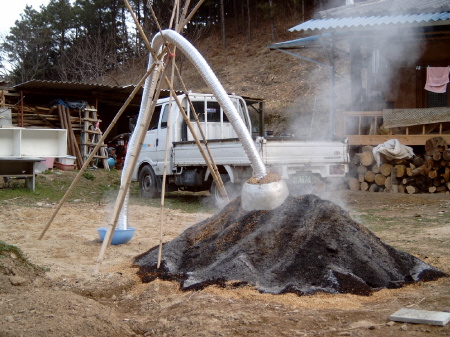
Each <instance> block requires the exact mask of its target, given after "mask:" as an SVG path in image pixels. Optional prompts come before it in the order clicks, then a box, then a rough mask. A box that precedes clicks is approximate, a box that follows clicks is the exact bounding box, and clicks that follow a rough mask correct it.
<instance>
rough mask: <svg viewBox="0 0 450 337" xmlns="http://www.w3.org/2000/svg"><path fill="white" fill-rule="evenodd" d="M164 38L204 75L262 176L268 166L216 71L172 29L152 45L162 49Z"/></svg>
mask: <svg viewBox="0 0 450 337" xmlns="http://www.w3.org/2000/svg"><path fill="white" fill-rule="evenodd" d="M164 40H166V41H168V42H170V43H172V44H173V45H175V46H176V47H177V48H178V49H179V50H181V51H182V52H183V54H184V55H185V56H186V57H187V58H188V59H189V61H191V63H192V64H193V65H194V66H195V68H196V69H197V71H198V72H199V73H200V75H201V76H202V78H203V80H204V81H205V82H206V84H208V86H209V87H210V88H211V90H212V92H213V93H214V95H215V97H216V99H217V101H218V102H219V104H220V105H221V106H222V108H223V110H224V112H225V114H226V115H227V117H228V120H229V121H230V123H231V125H232V126H233V128H234V131H235V132H236V134H237V136H238V137H239V140H240V141H241V143H242V147H243V148H244V151H245V154H246V155H247V157H248V159H249V160H250V163H251V165H252V167H253V170H254V174H255V176H256V177H257V178H259V179H260V178H262V177H264V176H265V175H266V166H265V165H264V163H263V161H262V159H261V157H260V156H259V154H258V151H257V150H256V146H255V143H254V142H253V139H252V137H251V135H250V133H249V132H248V130H247V128H246V127H245V124H244V122H243V120H242V118H241V117H240V116H239V114H238V112H237V110H236V107H235V106H234V104H233V102H232V101H231V99H230V98H229V97H228V95H227V93H226V92H225V89H224V88H223V87H222V85H221V84H220V82H219V80H218V79H217V77H216V75H215V74H214V72H213V71H212V70H211V68H210V66H209V65H208V63H206V61H205V59H204V58H203V56H202V55H201V54H200V53H199V52H198V50H197V49H195V47H194V46H193V45H192V44H191V43H190V42H189V41H188V40H186V39H185V38H184V37H183V36H181V35H180V34H178V33H177V32H176V31H174V30H171V29H166V30H163V31H162V32H160V33H158V34H156V35H155V37H154V38H153V41H152V47H153V48H154V50H160V48H161V46H162V45H163V43H164V42H165V41H164Z"/></svg>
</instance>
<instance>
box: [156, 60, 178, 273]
mask: <svg viewBox="0 0 450 337" xmlns="http://www.w3.org/2000/svg"><path fill="white" fill-rule="evenodd" d="M174 64H175V62H173V59H172V74H171V76H170V78H171V81H170V83H171V85H172V86H173V72H174ZM173 95H174V93H173V92H172V91H171V92H170V99H169V110H168V113H167V129H166V145H165V153H164V171H163V180H162V191H161V216H160V219H159V248H158V263H157V266H156V268H157V269H159V267H160V266H161V260H162V246H163V223H164V210H165V208H164V201H165V198H166V179H167V162H168V159H169V139H170V131H171V126H170V117H171V111H172V100H173Z"/></svg>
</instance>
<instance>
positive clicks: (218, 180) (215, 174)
mask: <svg viewBox="0 0 450 337" xmlns="http://www.w3.org/2000/svg"><path fill="white" fill-rule="evenodd" d="M175 69H176V71H177V76H178V79H179V81H180V83H181V85H182V87H183V91H184V92H185V94H186V97H187V98H188V101H189V104H190V107H191V109H192V111H193V112H194V118H195V121H196V123H197V126H198V129H199V130H200V134H201V136H202V138H203V141H204V144H205V148H206V151H207V152H208V156H209V158H210V160H211V164H212V165H211V167H212V168H213V169H212V170H210V171H211V175H212V176H213V179H214V181H215V182H216V184H217V188H218V189H219V193H220V195H221V196H222V198H224V199H226V200H228V201H229V199H228V194H227V191H226V189H225V185H224V184H223V181H222V176H221V175H220V173H219V169H218V168H217V165H216V162H215V160H214V156H213V155H212V153H211V149H210V148H209V144H208V141H207V139H206V136H205V134H204V133H203V129H202V127H201V125H200V121H199V119H198V115H197V113H196V111H195V108H194V105H193V104H192V102H191V100H190V99H189V95H188V94H187V88H186V85H185V83H184V81H183V78H182V77H181V74H180V70H179V68H178V67H177V66H176V65H175ZM187 123H188V122H186V124H187ZM191 132H192V131H191Z"/></svg>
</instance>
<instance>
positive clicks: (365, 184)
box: [348, 137, 450, 194]
mask: <svg viewBox="0 0 450 337" xmlns="http://www.w3.org/2000/svg"><path fill="white" fill-rule="evenodd" d="M349 176H350V178H349V180H348V185H349V188H350V189H351V190H354V191H356V190H362V191H369V192H391V193H409V194H414V193H447V194H450V149H448V148H447V144H446V143H445V140H443V139H442V138H441V137H434V138H430V139H429V140H427V142H426V144H425V152H424V154H423V155H421V156H414V157H413V158H411V159H394V160H389V159H388V158H387V157H386V156H384V155H381V164H380V165H377V163H376V162H375V159H374V156H373V147H372V146H364V147H362V152H361V153H356V154H355V155H354V156H353V157H352V160H351V163H350V174H349Z"/></svg>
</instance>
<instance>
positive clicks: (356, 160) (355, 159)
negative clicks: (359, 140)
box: [350, 153, 361, 165]
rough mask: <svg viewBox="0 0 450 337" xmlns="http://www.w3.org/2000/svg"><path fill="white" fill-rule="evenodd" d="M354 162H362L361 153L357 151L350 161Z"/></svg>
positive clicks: (356, 163) (357, 163)
mask: <svg viewBox="0 0 450 337" xmlns="http://www.w3.org/2000/svg"><path fill="white" fill-rule="evenodd" d="M350 162H351V163H352V164H355V165H359V164H360V163H361V161H360V154H359V153H355V154H354V155H353V157H352V159H351V161H350Z"/></svg>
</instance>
